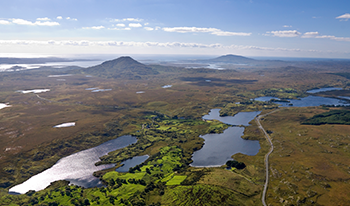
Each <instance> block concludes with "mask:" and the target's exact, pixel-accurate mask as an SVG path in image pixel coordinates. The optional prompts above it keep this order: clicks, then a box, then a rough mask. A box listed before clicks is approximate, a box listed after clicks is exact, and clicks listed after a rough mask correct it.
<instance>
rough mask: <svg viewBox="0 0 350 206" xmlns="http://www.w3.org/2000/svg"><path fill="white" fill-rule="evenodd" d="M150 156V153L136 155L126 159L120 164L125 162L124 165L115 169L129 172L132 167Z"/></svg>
mask: <svg viewBox="0 0 350 206" xmlns="http://www.w3.org/2000/svg"><path fill="white" fill-rule="evenodd" d="M148 158H149V156H148V155H143V156H136V157H133V158H131V159H128V160H125V161H124V162H122V163H120V164H123V166H121V167H119V168H117V169H116V170H115V171H117V172H128V171H129V169H130V168H131V167H135V166H136V165H139V164H141V163H143V162H144V161H146V160H147V159H148Z"/></svg>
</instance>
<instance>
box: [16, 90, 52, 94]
mask: <svg viewBox="0 0 350 206" xmlns="http://www.w3.org/2000/svg"><path fill="white" fill-rule="evenodd" d="M49 91H50V89H32V90H18V91H16V92H20V93H23V94H27V93H34V94H39V93H43V92H49Z"/></svg>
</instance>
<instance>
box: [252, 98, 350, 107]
mask: <svg viewBox="0 0 350 206" xmlns="http://www.w3.org/2000/svg"><path fill="white" fill-rule="evenodd" d="M271 99H278V98H276V97H270V96H266V97H258V98H255V99H254V100H255V101H263V102H267V101H270V100H271ZM288 101H289V102H275V103H277V104H280V105H281V107H314V106H321V105H334V106H348V105H350V104H349V103H348V102H346V101H344V100H340V99H335V98H329V97H320V96H307V97H304V98H300V99H288ZM290 104H292V105H290Z"/></svg>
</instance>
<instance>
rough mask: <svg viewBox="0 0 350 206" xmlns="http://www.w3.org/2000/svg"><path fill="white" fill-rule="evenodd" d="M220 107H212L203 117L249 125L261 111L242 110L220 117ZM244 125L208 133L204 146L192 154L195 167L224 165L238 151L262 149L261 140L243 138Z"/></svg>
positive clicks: (247, 151)
mask: <svg viewBox="0 0 350 206" xmlns="http://www.w3.org/2000/svg"><path fill="white" fill-rule="evenodd" d="M219 112H220V109H212V110H211V111H210V112H209V114H208V115H204V116H203V119H206V120H213V119H215V120H218V121H221V122H223V123H226V124H230V125H245V126H248V125H249V122H250V121H252V120H253V119H254V118H255V117H256V116H257V115H259V114H260V112H259V111H256V112H240V113H238V114H236V115H235V116H233V117H232V116H227V117H220V114H219ZM243 132H244V127H229V128H228V129H226V130H225V131H224V132H223V133H221V134H206V135H203V136H201V137H202V138H203V139H204V145H203V147H202V148H201V149H200V150H198V151H196V152H194V153H193V155H192V160H193V162H192V163H191V166H193V167H216V166H221V165H224V164H225V163H226V162H227V161H228V160H232V158H231V156H232V155H234V154H237V153H242V154H246V155H256V154H257V153H258V152H259V150H260V144H259V141H255V140H245V139H242V138H241V137H242V135H243Z"/></svg>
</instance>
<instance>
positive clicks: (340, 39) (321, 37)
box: [315, 35, 350, 42]
mask: <svg viewBox="0 0 350 206" xmlns="http://www.w3.org/2000/svg"><path fill="white" fill-rule="evenodd" d="M315 38H317V39H331V40H336V41H348V42H350V37H336V36H330V35H322V36H316V37H315Z"/></svg>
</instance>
